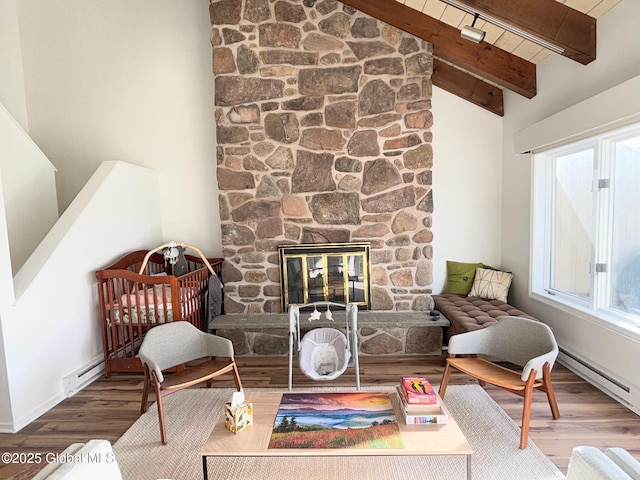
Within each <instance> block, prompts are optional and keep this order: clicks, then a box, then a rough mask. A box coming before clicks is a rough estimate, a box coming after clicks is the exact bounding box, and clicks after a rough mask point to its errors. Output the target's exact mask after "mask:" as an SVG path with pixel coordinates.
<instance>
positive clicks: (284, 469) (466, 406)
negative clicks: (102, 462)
mask: <svg viewBox="0 0 640 480" xmlns="http://www.w3.org/2000/svg"><path fill="white" fill-rule="evenodd" d="M365 389H366V390H381V389H385V387H366V388H365ZM307 390H309V389H307ZM317 390H323V391H336V390H348V389H344V388H336V387H332V388H322V389H317ZM248 391H250V390H248ZM231 393H232V390H230V389H192V390H183V391H181V392H177V393H175V394H173V395H170V396H169V397H167V398H166V399H165V401H164V405H165V418H166V425H167V435H168V444H167V445H164V446H163V445H162V444H161V443H160V432H159V427H158V416H157V412H156V408H155V405H153V406H152V407H150V408H149V411H147V413H145V414H144V415H142V416H141V417H140V418H139V419H138V420H137V421H136V422H135V423H134V424H133V425H132V426H131V428H129V430H127V431H126V432H125V433H124V435H122V437H121V438H120V439H119V440H118V441H117V442H116V443H115V444H114V446H113V449H114V452H115V455H116V459H117V461H118V464H119V465H120V469H121V471H122V476H123V478H124V480H147V479H149V480H156V479H174V480H196V479H201V478H202V458H201V457H200V455H199V453H200V448H201V447H202V445H203V444H204V442H205V441H206V439H207V437H208V436H209V434H210V433H211V430H212V429H213V427H214V426H215V424H216V422H217V421H218V419H219V418H220V416H221V415H222V411H223V404H224V402H225V401H227V400H228V399H229V398H230V397H231ZM445 403H446V405H447V407H448V408H449V411H450V412H451V415H452V416H453V417H454V418H455V420H456V422H457V423H458V425H459V426H460V429H461V430H462V432H463V433H464V435H465V437H466V438H467V441H468V442H469V444H470V445H471V447H472V448H473V451H474V453H473V456H472V468H471V470H472V474H473V479H474V480H501V479H504V480H513V479H526V480H548V479H563V478H564V476H563V475H562V473H561V472H560V471H559V470H558V469H557V468H556V467H555V466H554V465H553V463H552V462H551V461H550V460H549V459H548V458H547V457H546V456H545V455H544V454H543V453H542V452H541V451H540V449H539V448H538V447H537V446H536V445H535V444H534V443H533V442H532V441H531V440H529V445H528V446H527V448H526V449H524V450H520V449H519V448H518V445H519V443H520V428H519V426H518V425H516V423H515V422H514V421H513V420H512V419H511V418H510V417H509V416H508V415H507V414H506V413H505V412H504V411H503V410H502V409H501V408H500V406H499V405H498V404H496V403H495V402H494V401H493V399H491V397H490V396H489V395H488V394H487V393H486V392H485V391H484V390H483V389H482V388H481V387H479V386H477V385H450V386H449V387H448V388H447V396H446V397H445ZM425 428H428V427H425ZM239 435H242V433H240V434H239ZM207 466H208V470H209V479H215V480H235V479H238V480H290V479H298V478H300V479H305V480H308V479H317V480H327V479H339V478H355V479H360V478H362V479H365V478H366V479H367V480H371V479H380V480H382V479H384V480H396V479H397V480H406V479H408V478H421V479H436V480H439V479H442V480H445V479H446V480H454V479H465V478H467V477H466V458H465V457H462V456H456V457H444V456H440V457H330V458H327V457H276V458H274V457H253V458H251V457H247V458H242V457H235V458H209V459H208V463H207Z"/></svg>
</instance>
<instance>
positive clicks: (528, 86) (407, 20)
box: [341, 0, 536, 98]
mask: <svg viewBox="0 0 640 480" xmlns="http://www.w3.org/2000/svg"><path fill="white" fill-rule="evenodd" d="M341 3H343V4H345V5H348V6H350V7H353V8H355V9H357V10H360V11H361V12H363V13H366V14H367V15H370V16H371V17H374V18H377V19H378V20H381V21H383V22H385V23H387V24H389V25H392V26H394V27H396V28H399V29H400V30H403V31H405V32H407V33H410V34H412V35H415V36H416V37H419V38H422V39H423V40H426V41H427V42H429V43H432V44H433V49H434V52H433V53H434V55H435V56H437V57H439V58H441V59H443V60H445V61H447V62H449V63H451V64H454V65H456V66H459V67H460V68H461V69H463V70H468V71H469V72H472V73H474V74H475V75H478V76H480V77H482V78H486V79H487V80H488V81H490V82H493V83H495V84H497V85H500V86H501V87H504V88H506V89H508V90H511V91H513V92H516V93H519V94H520V95H523V96H525V97H527V98H533V97H534V96H535V95H536V66H535V65H534V64H533V63H531V62H528V61H527V60H524V59H523V58H520V57H518V56H516V55H513V54H511V53H508V52H505V51H504V50H501V49H499V48H497V47H494V46H493V45H491V44H488V43H480V44H477V43H473V42H470V41H468V40H464V39H463V38H462V37H460V30H458V29H457V28H454V27H452V26H450V25H447V24H446V23H444V22H441V21H439V20H436V19H435V18H432V17H430V16H428V15H425V14H423V13H421V12H418V11H417V10H414V9H413V8H411V7H407V6H406V5H403V4H402V3H399V2H396V1H393V0H341Z"/></svg>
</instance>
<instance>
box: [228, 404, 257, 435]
mask: <svg viewBox="0 0 640 480" xmlns="http://www.w3.org/2000/svg"><path fill="white" fill-rule="evenodd" d="M224 417H225V418H224V424H225V426H226V427H227V428H228V429H229V430H231V431H232V432H233V433H238V432H241V431H242V430H246V429H247V428H249V427H250V426H251V425H253V403H251V402H245V403H243V404H242V405H239V406H237V407H232V406H231V402H227V403H225V404H224Z"/></svg>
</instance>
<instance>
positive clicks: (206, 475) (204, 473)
mask: <svg viewBox="0 0 640 480" xmlns="http://www.w3.org/2000/svg"><path fill="white" fill-rule="evenodd" d="M202 478H204V480H207V479H208V478H209V473H208V472H207V456H206V455H203V456H202Z"/></svg>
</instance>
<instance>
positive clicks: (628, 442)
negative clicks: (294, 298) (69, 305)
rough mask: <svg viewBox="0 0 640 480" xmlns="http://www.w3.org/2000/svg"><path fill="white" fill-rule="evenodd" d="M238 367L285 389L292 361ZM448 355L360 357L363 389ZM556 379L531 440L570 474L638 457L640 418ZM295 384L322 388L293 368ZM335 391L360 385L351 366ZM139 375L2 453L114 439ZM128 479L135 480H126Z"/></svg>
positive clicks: (429, 369)
mask: <svg viewBox="0 0 640 480" xmlns="http://www.w3.org/2000/svg"><path fill="white" fill-rule="evenodd" d="M237 360H238V366H239V370H240V375H241V377H242V381H243V384H244V386H245V388H252V387H276V388H286V386H287V375H288V363H287V358H286V357H239V358H238V359H237ZM443 365H444V356H443V357H426V356H402V357H400V356H399V357H361V358H360V371H361V381H362V384H363V385H396V384H397V383H398V379H399V377H400V375H418V374H420V375H426V376H428V377H429V378H430V379H432V381H433V383H439V381H440V377H441V375H442V370H443ZM228 377H229V378H221V379H219V380H218V381H216V382H215V383H214V386H217V387H232V386H233V380H232V378H231V376H228ZM551 377H552V380H553V384H554V387H555V391H556V396H557V399H558V405H559V407H560V414H561V417H560V419H559V420H553V419H552V418H551V412H550V409H549V405H548V404H547V402H546V397H545V395H544V394H543V393H542V392H535V393H534V403H533V407H532V415H531V428H530V438H531V439H532V440H533V441H534V442H535V444H536V445H537V446H538V447H539V448H540V449H541V450H542V451H543V452H544V453H545V454H546V455H547V456H548V457H549V458H550V459H551V460H552V461H553V462H554V463H555V464H556V465H557V466H558V468H559V469H560V470H561V471H563V472H565V473H566V469H567V466H568V463H569V456H570V455H571V450H572V449H573V447H575V446H577V445H593V446H596V447H599V448H601V449H603V448H605V447H609V446H618V447H623V448H626V449H628V450H629V451H630V452H631V453H632V455H634V456H635V457H636V458H640V442H639V441H638V439H639V436H640V416H638V415H636V414H635V413H634V412H632V411H631V410H629V409H627V408H626V407H624V406H622V405H621V404H619V403H617V402H616V401H614V400H612V399H611V398H609V397H608V396H607V395H605V394H604V393H602V392H600V391H599V390H598V389H596V388H595V387H593V386H592V385H590V384H589V383H587V382H585V381H584V380H582V379H581V378H580V377H578V376H577V375H575V374H574V373H572V372H570V371H569V370H567V369H566V368H564V367H562V366H561V365H556V367H555V368H554V370H553V372H552V375H551ZM472 382H473V380H471V379H470V378H468V377H466V376H464V375H462V374H459V373H453V374H452V378H451V382H450V383H451V384H464V383H472ZM293 384H294V386H295V387H301V386H319V385H320V384H319V383H318V382H313V381H311V380H309V379H307V378H306V377H305V376H304V375H303V374H302V373H301V372H300V370H299V369H298V368H297V367H296V368H294V380H293ZM330 384H331V385H332V386H338V385H348V386H353V385H355V376H354V373H353V369H352V368H348V369H347V371H346V372H345V373H344V374H343V375H342V376H341V377H340V378H338V379H337V380H335V381H333V382H330ZM486 390H487V392H488V393H489V394H490V395H491V397H492V398H493V399H494V400H495V401H496V402H497V403H498V404H499V405H500V406H501V407H502V408H503V409H504V410H505V412H507V414H509V415H510V416H511V417H512V418H513V419H514V420H515V421H516V423H518V424H520V415H521V412H522V399H521V398H520V397H518V396H516V395H513V394H510V393H508V392H505V391H502V390H500V389H497V388H494V387H491V386H487V387H486ZM141 392H142V376H141V375H137V374H136V375H129V374H114V375H113V376H112V377H111V378H109V379H105V378H100V379H98V380H96V381H95V382H94V383H92V384H91V385H89V386H88V387H86V388H85V389H84V390H82V391H80V392H78V393H77V394H76V395H74V396H73V397H71V398H68V399H66V400H64V401H63V402H62V403H60V404H59V405H58V406H56V407H55V408H53V409H52V410H50V411H49V412H47V413H46V414H44V415H43V416H42V417H40V418H39V419H37V420H35V421H34V422H32V423H31V424H30V425H28V426H27V427H25V428H24V429H22V430H21V431H20V432H19V433H16V434H0V452H9V453H12V454H19V453H27V454H29V453H32V454H33V453H41V454H43V455H44V454H45V453H47V452H54V453H56V452H57V453H59V452H62V451H63V450H64V449H65V448H66V447H67V446H68V445H69V444H70V443H73V442H86V441H87V440H90V439H92V438H104V439H107V440H110V441H112V442H114V441H116V440H117V439H118V438H119V437H120V436H121V435H122V434H123V433H124V432H125V431H126V430H127V429H128V428H129V427H130V426H131V425H132V424H133V423H134V422H135V421H136V419H137V418H138V417H139V416H140V397H141ZM40 468H42V465H35V464H31V465H28V464H26V465H25V464H15V465H14V464H9V465H7V464H5V463H2V462H0V478H2V479H16V480H22V479H29V478H31V477H32V476H33V475H34V474H35V472H37V471H38V470H40ZM125 480H131V479H125Z"/></svg>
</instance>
